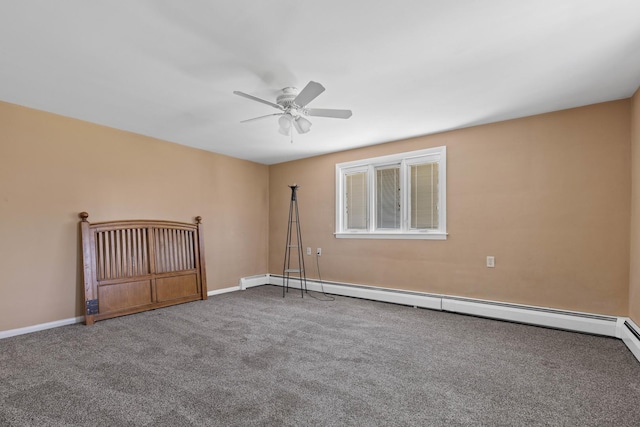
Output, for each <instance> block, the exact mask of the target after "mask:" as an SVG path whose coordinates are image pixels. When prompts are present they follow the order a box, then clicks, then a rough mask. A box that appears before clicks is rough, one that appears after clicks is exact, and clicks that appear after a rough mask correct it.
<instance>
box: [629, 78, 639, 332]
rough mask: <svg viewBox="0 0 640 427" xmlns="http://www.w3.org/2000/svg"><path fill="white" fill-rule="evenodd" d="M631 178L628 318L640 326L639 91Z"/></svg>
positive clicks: (633, 118)
mask: <svg viewBox="0 0 640 427" xmlns="http://www.w3.org/2000/svg"><path fill="white" fill-rule="evenodd" d="M631 177H632V178H631V180H632V187H631V189H632V193H631V262H630V264H631V266H630V278H629V279H630V280H629V317H631V319H632V320H633V321H634V322H636V324H640V89H639V90H638V91H636V94H635V95H634V96H633V98H631Z"/></svg>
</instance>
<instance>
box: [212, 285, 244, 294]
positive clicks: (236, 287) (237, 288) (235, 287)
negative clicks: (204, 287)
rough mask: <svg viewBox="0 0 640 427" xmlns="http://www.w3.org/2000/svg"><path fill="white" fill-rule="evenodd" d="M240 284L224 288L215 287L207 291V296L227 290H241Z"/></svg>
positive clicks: (224, 292) (223, 292)
mask: <svg viewBox="0 0 640 427" xmlns="http://www.w3.org/2000/svg"><path fill="white" fill-rule="evenodd" d="M239 290H240V286H231V287H230V288H222V289H214V290H212V291H207V296H208V297H210V296H213V295H220V294H226V293H227V292H234V291H239Z"/></svg>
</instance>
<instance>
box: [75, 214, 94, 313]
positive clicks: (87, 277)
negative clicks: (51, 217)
mask: <svg viewBox="0 0 640 427" xmlns="http://www.w3.org/2000/svg"><path fill="white" fill-rule="evenodd" d="M78 216H79V217H80V219H81V220H82V221H81V222H80V231H81V234H82V269H83V277H84V295H85V301H84V315H85V324H87V325H91V324H93V322H94V319H93V313H94V311H95V310H96V307H95V305H96V303H97V299H96V295H95V294H94V288H95V286H94V283H93V281H94V276H95V275H94V272H95V268H96V266H95V264H94V263H95V255H94V254H93V252H94V245H92V240H93V233H92V232H91V229H90V228H89V227H90V225H91V223H89V221H87V218H89V214H88V213H87V212H80V213H79V214H78Z"/></svg>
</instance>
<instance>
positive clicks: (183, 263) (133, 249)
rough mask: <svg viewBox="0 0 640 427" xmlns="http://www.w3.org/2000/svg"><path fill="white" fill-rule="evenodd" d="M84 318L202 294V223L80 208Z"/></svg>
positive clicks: (203, 296) (118, 313)
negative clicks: (101, 216)
mask: <svg viewBox="0 0 640 427" xmlns="http://www.w3.org/2000/svg"><path fill="white" fill-rule="evenodd" d="M79 216H80V218H81V219H82V220H81V221H80V229H81V233H82V260H83V268H84V301H85V324H87V325H91V324H93V323H94V322H95V321H98V320H104V319H108V318H111V317H115V316H123V315H125V314H132V313H138V312H141V311H145V310H151V309H155V308H160V307H166V306H169V305H174V304H180V303H183V302H189V301H195V300H199V299H203V300H204V299H207V279H206V273H205V263H204V243H203V238H202V224H201V220H202V218H200V217H199V216H198V217H196V223H195V224H188V223H182V222H173V221H149V220H134V221H109V222H100V223H94V224H91V223H89V221H88V220H87V219H88V218H89V214H88V213H86V212H81V213H80V214H79Z"/></svg>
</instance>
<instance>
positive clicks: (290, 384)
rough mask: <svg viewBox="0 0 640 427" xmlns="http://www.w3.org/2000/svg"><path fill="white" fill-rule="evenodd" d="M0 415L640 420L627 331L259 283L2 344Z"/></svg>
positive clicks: (396, 422)
mask: <svg viewBox="0 0 640 427" xmlns="http://www.w3.org/2000/svg"><path fill="white" fill-rule="evenodd" d="M0 425H2V426H5V425H9V426H62V425H83V426H84V425H97V426H127V425H150V426H165V425H166V426H190V425H195V426H215V425H221V426H236V425H237V426H251V425H256V426H270V425H275V426H281V425H296V426H301V425H305V426H306V425H309V426H345V425H356V426H405V425H407V426H409V425H420V426H425V425H432V426H438V425H490V426H495V425H558V426H632V425H633V426H638V425H640V363H638V362H637V361H636V360H635V359H634V358H633V356H632V354H631V353H630V352H629V350H628V349H627V348H626V347H625V346H624V344H623V343H622V341H619V340H616V339H613V338H604V337H597V336H590V335H584V334H577V333H570V332H563V331H556V330H551V329H544V328H538V327H532V326H525V325H519V324H513V323H506V322H498V321H493V320H487V319H481V318H475V317H469V316H461V315H456V314H451V313H443V312H436V311H429V310H422V309H415V308H410V307H404V306H398V305H392V304H385V303H378V302H372V301H364V300H358V299H351V298H343V297H336V300H335V301H334V302H321V301H318V300H315V299H312V298H304V299H301V298H300V295H299V294H298V293H296V292H291V293H289V294H288V295H287V298H285V299H283V298H282V293H281V288H279V287H273V286H262V287H258V288H252V289H249V290H247V291H242V292H234V293H230V294H224V295H219V296H215V297H212V298H211V299H209V300H208V301H199V302H194V303H189V304H183V305H180V306H174V307H170V308H165V309H161V310H156V311H151V312H146V313H142V314H137V315H131V316H126V317H121V318H116V319H112V320H107V321H103V322H98V323H96V324H95V325H94V326H91V327H87V326H84V325H72V326H65V327H61V328H57V329H52V330H48V331H42V332H37V333H33V334H28V335H22V336H18V337H12V338H7V339H4V340H0Z"/></svg>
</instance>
